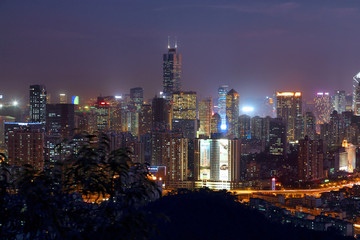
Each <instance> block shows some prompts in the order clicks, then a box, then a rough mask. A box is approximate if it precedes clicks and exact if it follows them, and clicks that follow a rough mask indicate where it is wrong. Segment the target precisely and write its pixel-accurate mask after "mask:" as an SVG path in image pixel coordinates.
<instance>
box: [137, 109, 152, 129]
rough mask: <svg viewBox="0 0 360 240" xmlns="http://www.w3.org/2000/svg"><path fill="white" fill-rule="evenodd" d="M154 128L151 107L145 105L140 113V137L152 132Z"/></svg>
mask: <svg viewBox="0 0 360 240" xmlns="http://www.w3.org/2000/svg"><path fill="white" fill-rule="evenodd" d="M151 127H152V114H151V105H150V104H143V105H142V106H141V110H140V113H139V136H142V135H145V134H147V133H150V132H151Z"/></svg>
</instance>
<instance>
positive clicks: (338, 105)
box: [333, 90, 346, 113]
mask: <svg viewBox="0 0 360 240" xmlns="http://www.w3.org/2000/svg"><path fill="white" fill-rule="evenodd" d="M333 101H334V102H333V109H334V110H335V111H337V112H338V113H342V112H345V111H346V94H345V91H343V90H337V91H335V95H334V96H333Z"/></svg>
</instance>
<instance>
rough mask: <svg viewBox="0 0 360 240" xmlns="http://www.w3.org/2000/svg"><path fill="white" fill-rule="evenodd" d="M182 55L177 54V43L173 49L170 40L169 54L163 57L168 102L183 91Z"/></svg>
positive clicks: (165, 90)
mask: <svg viewBox="0 0 360 240" xmlns="http://www.w3.org/2000/svg"><path fill="white" fill-rule="evenodd" d="M180 80H181V54H179V53H177V41H176V40H175V44H174V47H171V44H170V38H168V52H167V53H165V54H164V55H163V96H164V97H165V99H167V100H168V101H170V100H171V96H172V94H173V93H174V92H176V91H181V83H180Z"/></svg>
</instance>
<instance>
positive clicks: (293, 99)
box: [276, 92, 302, 141]
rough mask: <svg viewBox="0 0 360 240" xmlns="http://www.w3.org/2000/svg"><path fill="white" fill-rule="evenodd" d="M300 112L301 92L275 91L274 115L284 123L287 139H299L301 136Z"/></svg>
mask: <svg viewBox="0 0 360 240" xmlns="http://www.w3.org/2000/svg"><path fill="white" fill-rule="evenodd" d="M301 114H302V94H301V92H276V115H277V117H278V118H282V119H283V120H284V121H285V123H286V128H287V140H288V141H295V140H299V139H300V137H301V128H302V127H301V122H302V115H301Z"/></svg>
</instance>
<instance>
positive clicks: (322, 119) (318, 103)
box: [314, 92, 332, 125]
mask: <svg viewBox="0 0 360 240" xmlns="http://www.w3.org/2000/svg"><path fill="white" fill-rule="evenodd" d="M314 102H315V117H316V124H318V125H319V124H324V123H328V122H329V121H330V114H331V113H332V104H331V98H330V94H329V93H328V92H317V93H316V96H315V98H314Z"/></svg>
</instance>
